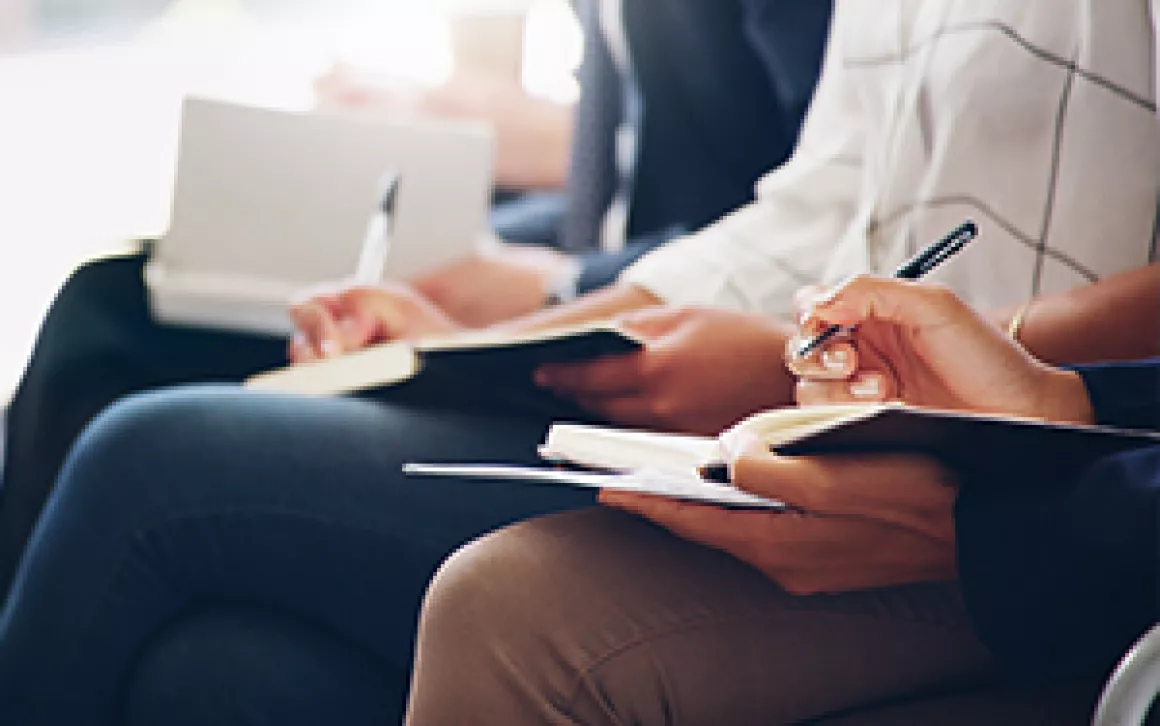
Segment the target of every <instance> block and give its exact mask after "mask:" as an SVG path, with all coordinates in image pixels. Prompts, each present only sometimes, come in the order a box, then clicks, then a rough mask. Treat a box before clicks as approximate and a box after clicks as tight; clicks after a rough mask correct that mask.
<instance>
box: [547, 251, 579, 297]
mask: <svg viewBox="0 0 1160 726" xmlns="http://www.w3.org/2000/svg"><path fill="white" fill-rule="evenodd" d="M583 272H584V267H583V266H582V265H581V264H580V261H579V260H575V264H572V265H568V266H567V267H566V268H565V269H563V270H561V271H560V272H558V273H556V274H555V275H553V276H552V277H551V278H549V279H548V284H547V285H546V286H545V291H544V307H546V308H550V307H554V306H556V305H562V304H564V303H566V302H572V301H573V300H575V299H576V298H577V297H578V296H579V286H580V275H581V274H582V273H583Z"/></svg>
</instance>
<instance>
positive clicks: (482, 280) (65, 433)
mask: <svg viewBox="0 0 1160 726" xmlns="http://www.w3.org/2000/svg"><path fill="white" fill-rule="evenodd" d="M598 5H600V4H599V3H592V4H587V3H582V4H581V5H580V7H581V8H582V9H584V10H585V12H586V13H588V14H587V15H585V16H584V17H585V21H586V26H587V27H588V28H589V30H590V31H594V32H590V33H589V34H588V36H587V38H588V41H587V42H588V49H587V58H586V62H585V66H584V67H583V68H582V69H581V88H582V97H581V101H580V106H579V108H578V109H577V114H578V120H577V124H576V126H577V129H578V130H579V131H578V133H577V135H576V138H575V143H576V149H575V151H574V154H573V155H574V156H575V157H576V160H575V162H574V163H573V167H574V171H573V174H572V179H573V181H572V184H571V187H570V191H569V194H570V196H572V197H574V198H575V199H574V202H575V203H574V204H572V207H571V209H570V211H569V218H568V220H567V221H566V223H565V229H567V230H570V239H571V241H569V242H568V244H567V245H566V247H567V248H568V249H569V250H574V251H575V254H577V255H579V256H580V257H581V263H582V264H581V266H580V268H579V270H578V271H579V278H577V279H572V280H570V281H565V282H569V285H566V286H565V287H570V286H572V285H571V283H575V284H574V287H575V292H582V291H585V290H589V289H592V288H594V287H598V286H600V285H603V284H605V283H607V282H608V281H610V280H611V279H613V278H614V277H615V275H616V273H617V271H618V270H619V269H620V268H621V267H623V266H624V265H626V264H628V263H629V262H631V261H632V260H633V259H635V258H636V257H638V256H640V255H641V254H643V253H644V252H645V251H646V250H647V249H649V248H651V247H652V246H655V245H657V244H660V243H661V242H664V241H666V240H667V239H668V238H669V237H670V236H672V235H674V234H676V233H677V232H678V231H680V230H688V229H694V228H696V227H699V226H701V225H703V224H705V223H707V222H709V221H711V220H712V219H714V218H716V217H718V216H720V215H721V214H724V213H725V212H726V211H728V210H729V209H732V208H734V207H736V206H739V205H741V204H744V203H745V202H746V201H748V200H749V199H751V197H752V194H753V192H752V189H753V182H754V180H756V179H757V178H758V176H759V175H760V174H761V173H762V172H764V171H766V170H768V169H770V168H773V167H775V166H777V165H778V164H780V163H781V161H782V160H784V159H785V158H786V156H788V154H789V153H790V151H791V150H792V147H793V143H794V139H795V138H796V134H797V129H798V125H799V123H800V121H801V118H802V116H803V115H804V113H805V108H806V106H807V104H808V103H809V99H810V97H811V95H812V93H813V87H814V84H815V81H816V78H817V74H818V72H819V68H820V65H821V56H822V50H823V48H824V44H825V37H826V32H827V29H828V18H829V14H830V9H829V5H830V4H829V3H828V2H817V1H816V0H792V1H790V2H779V3H777V7H776V8H774V7H770V8H765V9H762V7H761V6H763V5H764V3H753V2H745V3H742V2H722V3H704V2H700V1H699V0H681V1H680V2H672V3H664V4H660V5H657V4H642V5H641V6H640V7H636V6H634V11H633V13H631V14H629V15H628V16H627V17H626V18H625V20H626V23H625V32H626V35H627V38H628V41H629V43H630V45H631V47H632V53H633V61H634V70H635V74H634V76H635V78H636V79H637V83H636V87H637V89H638V91H639V93H640V95H641V96H642V97H643V106H644V108H646V109H648V110H649V111H650V113H649V114H648V116H647V118H646V119H641V118H633V119H631V120H632V121H633V122H634V123H635V125H636V126H637V127H638V129H637V130H638V133H639V139H638V141H639V144H640V153H639V155H638V159H637V164H636V165H635V170H636V172H635V175H634V177H633V183H632V185H631V190H630V191H631V204H630V205H629V209H630V218H629V221H628V227H627V232H628V235H629V240H628V241H627V243H626V244H625V245H624V246H623V248H621V249H619V250H618V251H615V252H612V251H610V252H603V251H602V250H600V249H599V240H598V239H597V238H596V235H597V231H598V230H599V229H600V227H601V222H602V218H603V216H604V213H605V211H606V208H607V206H608V205H609V204H610V203H611V202H610V200H611V197H612V195H613V193H614V191H615V184H614V181H615V179H614V177H615V176H616V175H617V174H618V172H617V171H616V170H615V169H613V168H612V167H613V164H614V160H613V149H612V145H613V140H614V137H615V134H616V129H615V126H616V124H617V123H618V122H619V118H620V114H619V111H618V110H616V109H619V108H620V103H619V98H620V94H621V92H622V85H623V84H622V78H621V75H622V73H623V71H622V70H620V69H619V68H618V66H617V65H616V63H615V62H614V61H613V59H612V58H611V54H610V51H609V49H608V44H607V42H606V41H605V40H604V35H603V33H602V32H600V31H597V29H603V30H605V31H606V30H607V29H608V28H610V27H613V26H612V25H611V24H610V23H601V22H598V21H597V20H596V17H595V15H593V13H595V11H596V9H597V6H598ZM605 5H607V4H606V3H605ZM751 6H752V7H751ZM615 20H616V18H615V17H613V18H611V21H615ZM638 41H639V42H638ZM689 67H695V68H696V69H697V71H698V72H697V73H688V72H686V70H687V68H689ZM459 88H460V89H461V90H462V86H459ZM610 101H611V102H615V107H616V108H615V109H613V110H614V111H615V112H614V113H613V114H612V116H611V119H609V118H607V114H605V113H603V107H604V106H605V105H607V104H608V103H609V102H610ZM610 120H611V124H610V123H609V121H610ZM642 124H643V125H642ZM505 163H506V162H505V160H504V159H501V166H503V165H504V164H505ZM513 166H516V167H519V166H521V165H520V164H514V165H513ZM509 181H511V180H509ZM540 181H546V179H540ZM596 187H600V188H601V189H602V190H603V191H602V192H601V193H600V194H597V193H596ZM581 191H582V192H583V194H581V193H580V192H581ZM509 229H510V227H509ZM544 260H547V262H546V263H545V262H544ZM144 261H145V257H144V255H134V256H130V257H124V258H116V259H111V260H103V261H99V262H95V263H91V264H88V265H86V266H85V267H84V268H82V269H81V270H79V271H78V272H77V273H76V274H75V275H74V276H73V277H72V278H71V279H70V280H69V281H68V282H67V283H66V284H65V286H64V289H63V290H62V291H61V293H60V294H59V296H58V297H57V299H56V301H55V302H54V304H53V306H52V309H51V311H50V312H49V314H48V317H47V319H46V321H45V323H44V327H43V329H42V330H41V333H40V336H39V340H38V342H37V345H36V349H35V352H34V354H33V357H32V360H31V362H30V364H29V367H28V370H27V371H26V373H25V376H24V379H23V381H22V382H21V385H20V388H19V390H18V391H17V394H16V397H15V399H14V400H13V402H12V406H11V408H10V410H9V412H8V417H7V437H8V438H7V445H6V447H5V451H6V452H7V458H6V460H5V463H4V479H3V481H4V486H3V489H2V490H0V593H4V592H6V590H7V585H8V582H9V581H10V579H11V576H12V572H13V571H14V570H15V567H16V563H17V560H18V558H19V555H20V552H21V550H22V549H23V547H24V543H25V541H26V540H27V538H28V535H29V533H30V532H31V530H32V527H33V524H34V523H35V521H36V516H37V514H38V512H39V511H40V508H41V506H42V505H43V502H44V501H45V499H46V498H47V496H48V492H49V490H50V488H51V486H52V482H53V480H54V478H55V477H56V475H57V472H58V470H59V469H60V465H61V462H62V461H63V459H64V457H65V455H66V454H67V452H68V450H69V448H70V447H71V445H72V443H73V441H74V440H75V438H76V436H77V435H78V434H79V433H80V431H81V430H82V429H83V428H84V426H85V425H86V424H87V423H88V422H89V421H90V420H91V419H92V418H93V417H94V416H95V415H96V414H97V413H98V412H99V411H101V410H102V409H103V408H105V407H106V406H107V405H108V404H110V403H111V402H113V401H114V400H116V399H117V398H119V397H121V396H124V395H127V394H130V393H133V392H136V391H142V390H147V389H150V388H156V387H161V386H166V385H172V384H176V383H184V382H196V381H223V380H225V381H237V380H240V379H242V378H244V377H246V376H248V375H250V374H252V373H255V372H257V371H260V370H263V369H266V368H271V367H274V366H277V365H281V364H283V363H285V348H286V344H285V342H284V341H281V340H269V339H264V338H256V337H250V336H242V335H236V334H231V333H222V332H215V331H205V330H191V329H183V328H176V327H172V326H164V325H158V324H156V323H155V322H154V321H153V320H152V318H151V317H150V315H149V310H148V306H147V302H146V294H145V289H144V285H143V282H142V280H141V267H142V265H143V264H144ZM542 263H543V264H542ZM557 263H558V260H553V259H552V258H551V255H546V254H541V255H536V256H534V257H533V255H532V253H530V252H527V253H525V254H523V255H521V256H519V257H518V258H516V259H512V258H511V257H510V256H508V257H505V258H503V259H502V260H497V259H477V260H468V261H466V262H464V263H463V264H461V265H455V266H452V267H451V268H449V269H447V270H445V271H443V272H442V273H441V274H437V275H433V276H431V277H429V278H426V279H424V280H421V281H418V285H419V287H420V289H422V290H424V291H425V292H426V293H428V294H429V295H431V296H432V297H433V298H434V299H436V300H438V301H439V302H440V304H442V305H443V306H444V307H445V308H446V309H448V310H450V311H451V312H452V313H453V314H455V315H456V316H457V318H459V319H462V320H464V321H465V322H467V323H473V322H478V318H477V317H473V316H479V315H481V314H482V315H484V316H485V317H486V318H488V319H491V318H494V317H505V316H508V315H515V314H517V313H520V312H527V311H528V310H529V309H536V308H539V307H541V306H542V305H543V303H544V300H545V296H546V293H547V292H548V291H549V288H552V287H555V288H556V289H555V290H554V292H555V293H557V295H562V296H565V297H567V296H571V295H572V294H574V293H573V292H572V291H570V290H567V289H563V288H562V287H561V286H560V285H559V284H557V282H558V281H556V282H553V283H552V284H548V281H547V280H546V279H545V273H553V274H554V273H555V272H556V271H558V270H559V269H560V266H559V264H557ZM571 271H572V272H575V271H576V270H574V269H571Z"/></svg>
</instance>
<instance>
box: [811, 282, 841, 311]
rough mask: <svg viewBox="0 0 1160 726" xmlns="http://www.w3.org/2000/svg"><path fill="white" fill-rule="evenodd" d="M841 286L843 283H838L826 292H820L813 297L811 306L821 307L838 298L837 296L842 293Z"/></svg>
mask: <svg viewBox="0 0 1160 726" xmlns="http://www.w3.org/2000/svg"><path fill="white" fill-rule="evenodd" d="M843 287H844V285H838V286H837V287H831V288H830V289H829V290H827V291H826V292H824V293H822V294H821V295H818V296H817V297H816V298H814V300H813V306H812V307H823V306H825V305H829V304H830V303H832V302H834V300H836V299H837V298H838V296H839V295H841V294H842V288H843Z"/></svg>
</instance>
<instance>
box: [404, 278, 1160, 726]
mask: <svg viewBox="0 0 1160 726" xmlns="http://www.w3.org/2000/svg"><path fill="white" fill-rule="evenodd" d="M1156 284H1157V285H1158V286H1160V279H1157V280H1156ZM1120 312H1121V314H1122V315H1124V319H1123V321H1122V323H1121V326H1122V327H1123V328H1124V329H1126V330H1131V329H1132V322H1133V320H1132V314H1133V310H1132V309H1131V308H1123V309H1121V311H1120ZM1136 314H1137V315H1138V314H1139V311H1136ZM1149 317H1150V315H1149ZM830 325H842V326H854V325H857V326H858V328H857V330H856V331H855V332H854V333H853V334H852V339H851V340H850V341H849V342H840V343H832V344H830V345H829V346H828V347H827V348H824V349H823V350H822V351H821V352H820V354H815V355H813V356H812V357H811V358H809V359H807V360H806V361H802V362H797V361H794V365H795V367H796V369H797V372H798V373H799V374H800V375H801V376H802V377H801V379H800V382H799V383H798V386H797V396H798V400H799V401H801V402H803V403H860V402H878V401H886V400H902V401H905V402H907V403H910V404H914V405H919V406H928V407H935V408H942V409H957V410H965V411H973V412H981V413H995V414H1003V415H1013V416H1024V417H1034V418H1040V419H1046V420H1048V421H1058V422H1063V423H1096V422H1099V423H1104V424H1109V425H1118V426H1121V427H1131V428H1149V429H1151V430H1154V431H1160V359H1153V360H1151V361H1145V362H1141V363H1128V364H1119V365H1105V366H1095V367H1089V368H1082V367H1081V368H1078V369H1076V370H1065V369H1057V368H1053V367H1050V366H1047V365H1044V364H1043V363H1041V362H1039V361H1037V360H1035V359H1034V358H1032V357H1031V356H1030V355H1028V354H1027V353H1026V351H1025V350H1024V349H1023V348H1021V347H1020V346H1019V345H1018V344H1016V343H1014V342H1013V341H1011V340H1010V339H1009V338H1008V337H1007V336H1005V335H1004V334H1003V333H1002V332H1001V331H999V330H998V329H996V328H995V327H994V326H993V325H991V324H990V323H989V322H988V321H986V320H985V319H983V318H981V317H980V316H979V315H978V314H977V313H975V312H974V311H972V310H971V309H970V308H969V307H968V306H966V305H965V304H964V303H962V302H961V301H959V300H958V299H957V298H955V297H954V296H953V295H951V294H948V292H947V291H946V290H945V289H940V288H937V287H929V286H923V285H916V284H914V283H910V282H901V281H895V280H884V279H876V278H870V277H863V278H856V279H855V280H854V281H852V282H851V283H849V284H847V285H845V286H843V287H841V288H839V289H837V290H836V294H834V295H830V296H828V297H826V298H824V299H823V300H822V301H821V302H818V303H817V304H816V305H812V306H810V307H809V308H808V309H807V311H806V318H805V322H804V333H805V334H808V335H816V334H817V333H819V332H820V331H821V330H824V329H825V328H827V327H828V326H830ZM1153 332H1155V329H1153ZM979 453H980V455H981V456H986V455H987V452H985V451H980V452H979ZM730 463H731V467H730V468H731V472H732V480H733V482H734V483H735V484H736V485H737V486H739V487H741V488H742V489H744V490H747V491H750V492H753V493H757V494H760V495H763V496H767V497H770V498H773V499H778V500H782V501H785V502H787V503H789V504H790V505H792V506H794V507H797V508H799V509H800V510H801V511H800V512H794V513H782V512H767V511H744V510H731V509H726V508H720V507H715V506H711V505H704V504H694V503H687V502H678V501H675V500H670V499H664V498H660V497H652V496H646V495H640V494H629V493H624V492H616V491H611V490H609V491H605V492H603V493H602V495H601V500H602V501H603V502H604V503H605V504H606V505H609V506H611V507H614V508H618V509H623V510H626V511H628V512H631V513H633V514H636V515H639V517H641V518H643V519H645V520H652V521H653V522H655V523H656V524H658V525H660V528H658V527H655V526H650V525H649V524H648V523H646V522H644V521H641V520H640V519H636V518H630V517H626V516H623V515H621V514H617V513H614V512H612V511H599V510H594V511H586V512H576V513H571V514H564V515H555V516H552V517H547V518H544V519H540V520H535V521H532V522H525V523H523V524H520V525H517V526H515V527H513V528H511V529H508V530H505V531H503V532H500V533H497V534H494V535H491V536H489V537H487V538H485V539H483V540H482V541H478V542H475V543H473V544H471V545H469V546H467V547H466V548H465V549H463V550H462V551H460V552H459V553H457V554H456V555H455V556H453V557H452V558H451V560H449V562H448V563H447V564H446V565H445V566H444V567H443V570H442V572H441V574H440V575H438V576H437V577H436V578H435V581H434V584H433V585H432V588H431V591H430V592H429V594H428V598H427V602H426V605H425V606H424V615H423V620H422V624H421V627H420V632H419V644H418V652H417V660H416V670H415V676H414V682H413V687H412V698H411V706H410V708H411V710H410V717H409V719H408V722H407V723H408V724H411V725H412V726H424V725H426V724H449V723H455V724H464V725H465V726H466V725H468V724H482V723H510V724H525V725H527V726H532V725H533V724H545V725H547V724H557V723H569V724H578V725H579V724H586V725H589V724H590V725H595V724H614V723H625V722H631V723H635V724H669V723H682V724H702V723H704V724H708V723H728V724H737V725H738V726H743V725H744V724H764V725H766V726H768V724H790V723H804V722H807V721H808V722H809V723H817V721H814V720H813V719H817V718H820V717H825V716H829V715H832V714H837V713H841V712H848V713H850V714H852V716H850V717H851V718H852V721H851V723H861V721H859V715H861V716H862V717H864V718H866V719H867V721H866V723H918V722H924V723H940V724H945V723H961V722H960V721H959V720H958V719H957V718H956V717H955V712H954V710H953V709H954V707H955V705H956V702H955V701H948V702H947V704H946V708H945V710H943V711H942V712H936V713H927V717H926V719H925V720H922V721H912V720H907V719H905V718H904V717H902V715H901V713H900V714H899V715H898V716H897V719H898V720H889V719H888V718H886V717H885V715H884V714H886V713H889V712H890V710H889V708H885V709H884V710H883V711H882V712H881V713H879V712H878V709H879V708H882V706H881V704H880V703H879V701H881V700H885V699H882V698H881V696H883V695H889V696H890V698H891V699H893V700H902V699H913V698H916V697H923V696H937V695H938V694H939V692H940V691H942V692H943V693H945V692H947V691H952V690H955V689H961V690H964V691H967V692H971V691H974V692H979V691H980V690H981V689H980V684H981V683H987V682H992V685H993V681H995V680H997V679H1001V678H1004V677H1008V678H1009V677H1012V676H1015V677H1023V678H1028V679H1037V680H1040V681H1042V680H1048V679H1060V678H1071V677H1076V676H1083V675H1090V676H1093V677H1094V678H1093V679H1091V680H1093V681H1094V682H1096V683H1098V682H1099V681H1100V680H1102V679H1103V678H1106V677H1107V675H1108V674H1109V673H1110V670H1111V668H1112V667H1113V666H1114V665H1115V663H1116V661H1117V659H1118V658H1119V657H1120V655H1121V654H1122V653H1123V652H1124V651H1125V650H1126V649H1127V648H1128V647H1129V646H1130V645H1131V644H1132V642H1133V641H1134V640H1135V639H1136V638H1138V637H1139V636H1140V635H1141V634H1142V633H1143V632H1144V631H1146V630H1147V629H1148V628H1149V627H1150V626H1151V625H1152V624H1153V623H1155V622H1156V621H1157V620H1158V619H1160V605H1158V604H1157V602H1156V598H1155V593H1156V588H1157V586H1158V584H1160V583H1158V577H1160V551H1158V550H1157V548H1156V546H1155V543H1156V537H1157V526H1158V524H1160V521H1158V512H1160V508H1158V507H1160V446H1157V447H1153V448H1150V449H1148V448H1145V449H1141V450H1138V451H1134V452H1131V453H1126V454H1122V455H1119V456H1115V457H1111V458H1109V459H1107V460H1105V461H1099V462H1097V463H1094V464H1093V465H1091V466H1090V468H1088V469H1087V470H1086V471H1076V472H1074V473H1073V476H1071V477H1069V478H1062V479H1050V480H1045V481H1035V480H1032V481H1028V480H1026V479H1024V478H1023V477H1022V476H1013V477H1012V478H1011V480H1009V481H993V480H990V481H975V480H973V479H972V478H971V477H970V476H969V475H966V476H965V478H963V476H964V475H962V473H956V472H952V471H947V470H945V469H944V468H943V467H942V466H940V465H939V464H938V463H937V462H935V461H933V460H927V459H923V458H921V457H919V456H917V455H909V456H906V455H900V454H893V455H890V454H862V455H846V456H817V457H800V458H795V457H782V456H778V455H775V454H772V453H770V452H769V450H768V448H767V447H765V446H763V445H762V444H760V443H759V442H754V443H753V444H752V445H750V446H749V447H748V448H746V449H744V450H742V451H739V452H737V454H736V457H735V459H734V460H733V461H732V462H730ZM1012 468H1013V467H1007V469H1006V470H1007V471H1010V470H1011V469H1012ZM1043 468H1044V470H1047V469H1046V467H1043ZM956 500H957V501H958V504H957V509H956ZM665 529H667V530H669V532H671V533H672V535H676V536H675V537H674V536H671V535H670V534H669V533H666V532H664V531H663V530H665ZM956 535H957V536H956ZM683 540H688V541H683ZM690 543H693V544H690ZM835 593H846V594H843V595H837V594H835ZM903 593H906V594H907V595H906V597H904V596H903ZM963 600H965V604H964V602H963ZM807 603H808V604H807ZM984 646H988V647H986V648H985V647H984ZM1092 692H1093V689H1091V688H1090V687H1089V688H1087V689H1085V690H1083V691H1081V693H1082V694H1083V696H1085V697H1086V699H1090V696H1091V693H1092ZM872 694H873V695H872ZM1063 701H1064V703H1066V708H1062V710H1050V709H1049V711H1048V712H1049V713H1052V714H1053V717H1051V718H1043V719H1042V720H1032V719H1028V720H1027V721H1026V723H1054V724H1059V723H1075V724H1080V723H1087V722H1088V719H1089V718H1090V715H1091V712H1092V711H1091V708H1092V704H1091V702H1090V700H1085V698H1081V699H1078V700H1076V699H1072V698H1064V699H1063ZM1069 709H1070V710H1069ZM876 713H879V715H878V718H879V719H881V720H876V719H875V718H873V716H874V715H875V714H876ZM1024 715H1025V716H1026V715H1027V714H1026V712H1024ZM1042 715H1043V713H1042V712H1041V716H1042ZM976 718H977V719H979V720H975V721H963V722H962V723H998V722H1000V719H999V718H998V716H995V715H993V716H992V717H990V718H987V717H982V718H981V719H980V718H979V717H978V716H976ZM1002 722H1003V723H1008V722H1009V721H1007V720H1002Z"/></svg>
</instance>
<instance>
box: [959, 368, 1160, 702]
mask: <svg viewBox="0 0 1160 726" xmlns="http://www.w3.org/2000/svg"><path fill="white" fill-rule="evenodd" d="M1076 370H1078V371H1079V372H1080V374H1081V375H1083V377H1084V380H1085V382H1086V383H1087V385H1088V389H1089V392H1090V393H1091V396H1092V402H1093V404H1094V407H1095V409H1096V414H1097V418H1098V419H1099V421H1100V422H1101V423H1106V424H1110V425H1117V426H1130V427H1134V428H1154V427H1156V422H1157V412H1158V410H1160V393H1158V390H1157V376H1158V375H1160V361H1150V362H1143V363H1134V364H1117V365H1106V366H1095V367H1086V368H1077V369H1076ZM1021 484H1025V483H1023V482H1019V481H1011V482H1005V483H1004V486H1001V487H981V486H980V487H971V482H969V481H966V482H964V483H963V487H962V490H961V491H962V493H961V494H960V497H959V502H958V505H957V510H956V523H957V536H958V548H959V573H960V578H961V581H962V586H963V593H964V596H965V598H966V602H967V607H968V609H969V611H970V614H971V617H972V620H973V622H974V624H975V626H976V629H977V632H978V633H979V635H980V637H982V639H983V640H984V642H985V643H986V644H987V645H988V647H990V648H991V650H992V652H993V653H994V654H995V655H996V656H997V657H998V658H999V660H1000V661H1001V662H1002V663H1003V664H1004V665H1005V666H1006V667H1007V668H1008V669H1010V670H1011V671H1012V672H1013V673H1014V674H1016V675H1019V676H1022V677H1025V678H1030V679H1042V678H1050V677H1056V676H1068V675H1076V674H1080V673H1085V672H1101V673H1102V672H1106V671H1108V670H1109V669H1110V668H1111V667H1112V666H1113V665H1114V664H1115V662H1116V661H1117V660H1118V659H1119V658H1120V657H1121V656H1122V655H1123V653H1124V651H1126V650H1127V649H1128V647H1129V646H1130V645H1131V644H1132V642H1133V641H1134V640H1135V639H1136V638H1137V637H1139V636H1140V635H1141V634H1142V633H1143V632H1144V631H1146V630H1147V629H1148V628H1149V627H1150V626H1151V625H1152V624H1154V623H1155V622H1156V621H1157V620H1158V619H1160V610H1158V609H1157V592H1158V580H1157V574H1158V573H1160V549H1158V539H1157V523H1158V521H1160V520H1158V517H1160V447H1154V448H1147V449H1141V450H1137V451H1133V452H1129V453H1125V454H1120V455H1118V456H1114V457H1109V458H1107V459H1103V460H1101V461H1098V462H1095V463H1094V464H1093V465H1092V466H1091V467H1089V468H1088V469H1087V470H1086V471H1082V472H1077V473H1076V477H1075V480H1074V481H1061V482H1058V483H1054V482H1053V483H1052V484H1053V486H1051V487H1042V486H1038V487H1027V486H1021Z"/></svg>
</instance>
